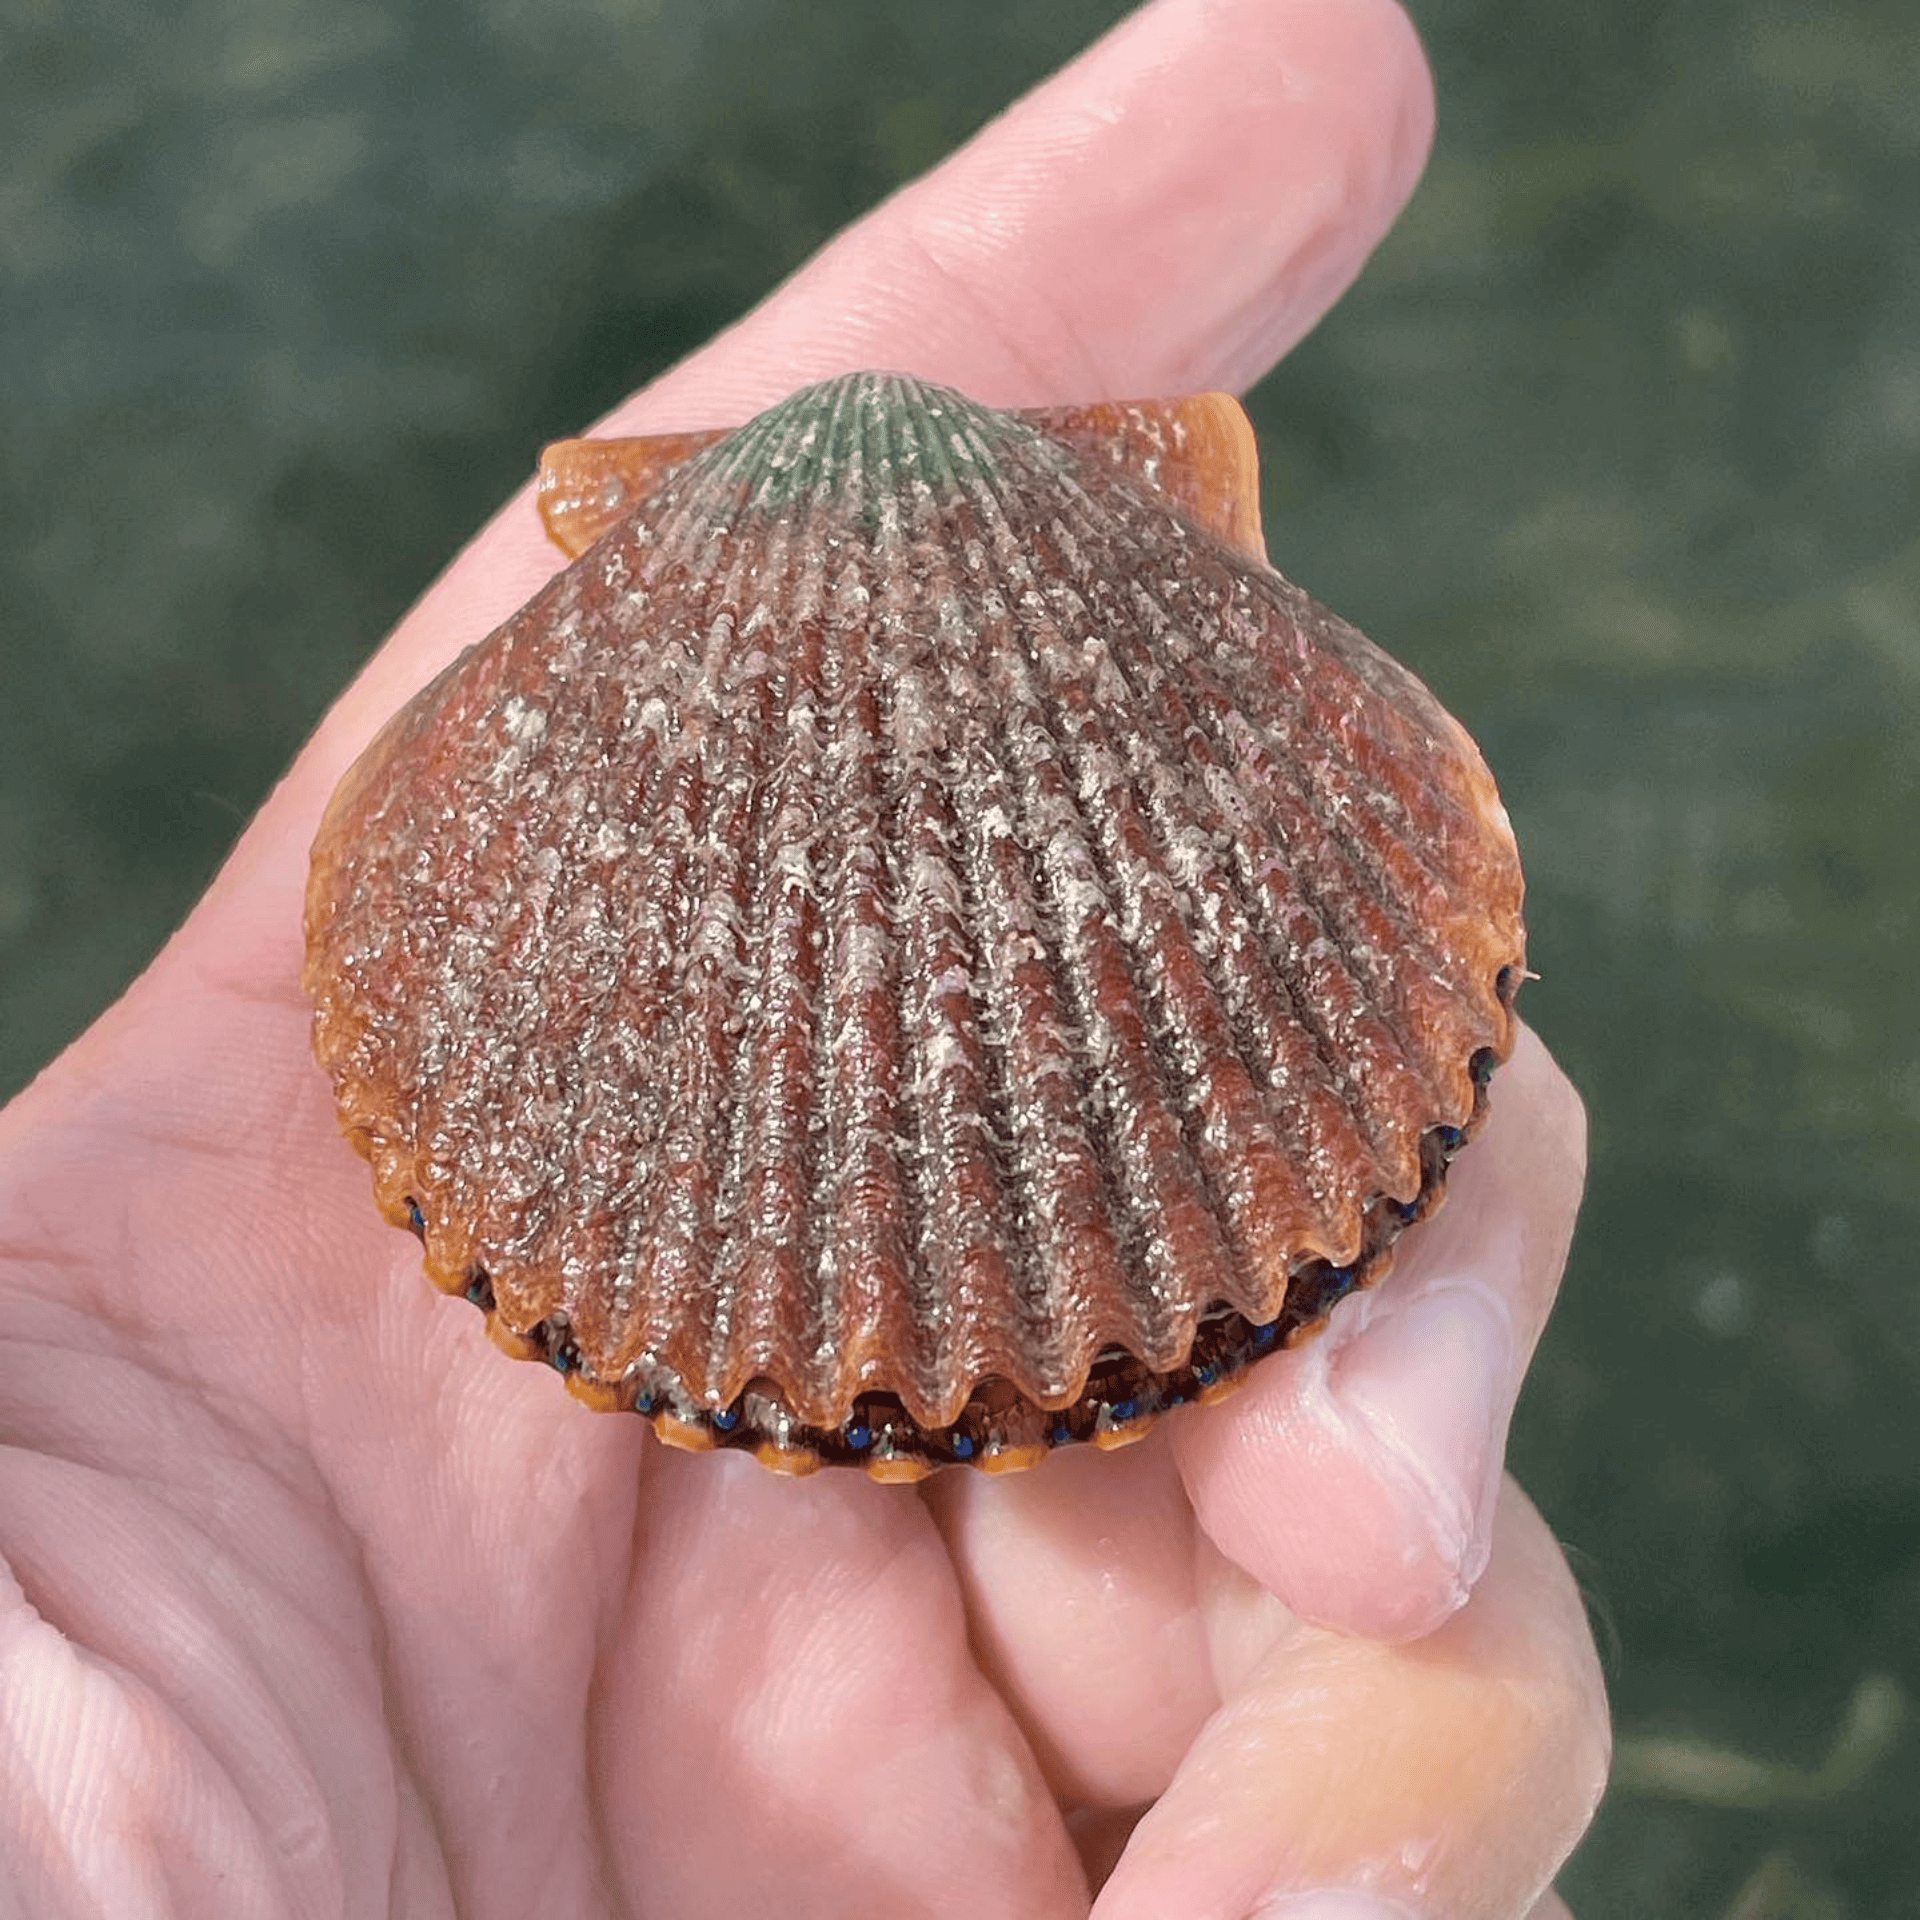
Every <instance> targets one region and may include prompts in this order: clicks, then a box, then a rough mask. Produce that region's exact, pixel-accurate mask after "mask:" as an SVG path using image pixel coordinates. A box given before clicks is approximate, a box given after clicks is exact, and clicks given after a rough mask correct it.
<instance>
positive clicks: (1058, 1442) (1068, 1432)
mask: <svg viewBox="0 0 1920 1920" xmlns="http://www.w3.org/2000/svg"><path fill="white" fill-rule="evenodd" d="M1047 1439H1048V1440H1049V1441H1050V1442H1051V1443H1052V1444H1053V1445H1054V1446H1056V1447H1064V1446H1067V1445H1069V1444H1070V1443H1071V1442H1072V1439H1073V1429H1072V1428H1071V1427H1070V1426H1068V1425H1067V1423H1066V1422H1065V1421H1064V1420H1062V1421H1061V1422H1060V1423H1059V1424H1058V1425H1057V1426H1056V1427H1055V1428H1054V1430H1053V1431H1052V1432H1051V1433H1050V1434H1048V1435H1047Z"/></svg>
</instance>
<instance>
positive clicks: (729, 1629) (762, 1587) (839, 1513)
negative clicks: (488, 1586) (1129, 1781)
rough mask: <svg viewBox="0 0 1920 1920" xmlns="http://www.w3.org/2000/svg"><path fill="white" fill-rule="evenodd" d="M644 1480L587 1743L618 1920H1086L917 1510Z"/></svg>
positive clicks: (776, 1489)
mask: <svg viewBox="0 0 1920 1920" xmlns="http://www.w3.org/2000/svg"><path fill="white" fill-rule="evenodd" d="M653 1464H654V1466H655V1468H656V1469H657V1472H656V1473H655V1474H654V1475H653V1488H654V1493H655V1495H656V1496H657V1497H655V1498H653V1499H651V1500H650V1501H649V1503H648V1506H647V1509H646V1517H645V1523H644V1525H643V1527H642V1530H641V1534H640V1537H639V1538H638V1539H637V1540H636V1542H635V1551H634V1556H633V1564H634V1567H635V1569H636V1572H635V1574H634V1578H633V1583H632V1586H631V1589H630V1591H629V1593H628V1596H627V1604H626V1611H625V1615H624V1617H623V1618H622V1619H621V1620H620V1622H619V1623H618V1627H617V1633H616V1638H615V1640H614V1642H613V1644H614V1646H615V1648H616V1651H615V1653H614V1655H613V1657H612V1660H611V1663H610V1665H609V1668H608V1670H607V1672H606V1674H605V1676H604V1683H603V1685H602V1687H601V1689H600V1691H599V1710H598V1713H597V1716H596V1722H595V1726H594V1729H593V1764H594V1767H595V1771H596V1774H597V1776H598V1785H599V1787H600V1790H601V1794H602V1797H603V1800H604V1803H605V1804H606V1805H607V1806H609V1807H611V1808H614V1809H617V1814H616V1815H615V1817H614V1818H613V1819H612V1820H611V1821H610V1822H609V1828H608V1845H609V1847H610V1848H611V1850H612V1853H613V1857H614V1867H615V1872H616V1875H617V1877H618V1878H619V1879H620V1881H621V1882H622V1883H623V1884H624V1885H625V1887H626V1888H627V1889H628V1891H629V1895H630V1899H631V1904H632V1908H633V1911H635V1912H647V1913H654V1912H659V1913H689V1914H708V1913H712V1914H720V1913H761V1912H774V1911H777V1912H779V1913H781V1914H783V1915H787V1916H791V1917H792V1920H807V1917H809V1916H814V1915H818V1916H821V1917H822V1920H828V1917H832V1920H838V1916H842V1915H845V1914H848V1913H857V1912H882V1913H903V1914H904V1913H911V1914H916V1915H926V1916H928V1917H929V1920H936V1917H937V1916H942V1915H951V1916H955V1920H960V1917H961V1916H964V1920H1071V1917H1072V1916H1077V1915H1082V1914H1084V1913H1085V1911H1086V1888H1085V1883H1084V1881H1083V1879H1082V1876H1081V1873H1080V1868H1079V1864H1078V1861H1077V1860H1076V1858H1075V1856H1074V1854H1073V1850H1072V1848H1071V1846H1070V1844H1069V1842H1068V1840H1067V1836H1066V1833H1065V1830H1064V1829H1063V1828H1062V1826H1061V1824H1060V1820H1059V1816H1058V1814H1057V1813H1056V1811H1055V1809H1054V1804H1053V1800H1052V1797H1051V1796H1050V1795H1049V1793H1048V1792H1047V1789H1046V1785H1045V1783H1044V1782H1043V1781H1042V1780H1041V1779H1040V1777H1039V1773H1038V1771H1037V1769H1036V1768H1035V1766H1034V1764H1033V1761H1032V1758H1031V1756H1030V1755H1029V1754H1028V1753H1027V1751H1026V1748H1025V1746H1024V1744H1023V1742H1022V1741H1021V1738H1020V1735H1019V1732H1018V1730H1017V1728H1015V1726H1014V1725H1013V1722H1012V1720H1011V1719H1010V1718H1009V1716H1008V1715H1007V1713H1006V1710H1005V1708H1004V1707H1003V1706H1002V1705H1001V1703H1000V1701H999V1699H998V1697H997V1696H996V1695H995V1694H994V1692H993V1690H992V1689H991V1688H990V1687H989V1686H988V1685H987V1683H986V1682H985V1681H984V1680H983V1679H982V1677H981V1675H980V1673H979V1671H978V1669H977V1668H976V1667H975V1666H974V1664H973V1661H972V1659H971V1658H970V1656H969V1653H968V1648H967V1638H966V1623H965V1620H964V1618H963V1616H962V1613H961V1609H960V1606H959V1602H958V1600H957V1598H956V1596H955V1593H954V1590H953V1582H952V1578H951V1574H950V1570H949V1568H948V1564H947V1557H946V1554H945V1551H944V1550H943V1548H942V1546H941V1543H940V1540H939V1536H938V1535H937V1534H936V1533H935V1532H934V1530H933V1528H932V1527H931V1526H930V1525H929V1524H928V1520H927V1514H926V1510H925V1509H924V1507H922V1506H921V1504H920V1502H919V1501H917V1500H916V1499H914V1498H913V1497H912V1495H911V1494H905V1493H892V1494H889V1493H887V1492H883V1491H882V1490H880V1489H878V1488H875V1487H874V1486H872V1485H871V1484H869V1483H867V1482H865V1481H854V1482H849V1481H848V1480H845V1479H842V1478H841V1477H839V1476H836V1475H824V1476H822V1477H821V1478H820V1479H818V1480H812V1481H807V1482H804V1483H800V1484H795V1483H791V1482H782V1481H779V1480H776V1479H775V1478H774V1477H773V1476H772V1475H771V1474H768V1473H766V1472H765V1471H764V1470H762V1469H761V1468H760V1467H758V1466H757V1465H755V1464H754V1463H753V1462H751V1461H746V1460H742V1459H739V1458H729V1457H724V1456H723V1457H714V1458H706V1459H688V1458H686V1457H684V1456H681V1455H674V1454H665V1453H663V1454H660V1455H658V1456H657V1457H656V1458H655V1460H654V1463H653Z"/></svg>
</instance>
